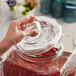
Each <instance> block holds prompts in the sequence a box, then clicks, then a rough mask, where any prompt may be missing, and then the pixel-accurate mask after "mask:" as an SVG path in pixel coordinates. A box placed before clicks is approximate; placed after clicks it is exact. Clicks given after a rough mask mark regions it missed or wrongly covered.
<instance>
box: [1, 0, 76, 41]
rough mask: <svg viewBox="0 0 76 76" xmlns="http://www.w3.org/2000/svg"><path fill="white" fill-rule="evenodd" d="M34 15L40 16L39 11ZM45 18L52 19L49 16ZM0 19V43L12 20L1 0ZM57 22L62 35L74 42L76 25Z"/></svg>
mask: <svg viewBox="0 0 76 76" xmlns="http://www.w3.org/2000/svg"><path fill="white" fill-rule="evenodd" d="M31 15H32V13H31ZM35 15H36V16H41V15H42V14H41V13H40V11H39V9H38V10H36V11H35ZM47 16H48V17H50V18H52V17H51V15H47ZM0 18H2V23H1V24H0V41H1V40H2V39H3V38H4V37H5V35H6V33H7V30H8V26H9V22H10V21H11V20H12V18H11V13H10V11H9V7H8V5H7V4H6V3H5V0H2V12H1V13H0ZM57 21H58V22H59V24H60V25H61V26H62V28H63V33H65V34H67V35H70V36H71V37H72V38H73V39H74V40H75V41H76V23H65V22H64V21H63V20H62V19H57Z"/></svg>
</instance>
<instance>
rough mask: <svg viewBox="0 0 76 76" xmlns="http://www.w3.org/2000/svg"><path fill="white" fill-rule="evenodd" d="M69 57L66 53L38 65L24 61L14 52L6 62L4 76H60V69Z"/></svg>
mask: <svg viewBox="0 0 76 76" xmlns="http://www.w3.org/2000/svg"><path fill="white" fill-rule="evenodd" d="M69 55H70V53H67V52H64V53H63V54H62V55H61V56H60V57H56V58H54V59H53V60H50V61H48V62H46V63H45V64H38V63H31V62H27V61H24V60H23V59H21V58H20V57H19V56H18V55H17V53H16V52H15V51H12V52H11V53H10V55H9V56H8V58H7V59H6V61H5V62H4V66H3V70H4V76H60V69H61V68H62V66H63V65H64V63H65V62H66V60H67V58H66V56H69Z"/></svg>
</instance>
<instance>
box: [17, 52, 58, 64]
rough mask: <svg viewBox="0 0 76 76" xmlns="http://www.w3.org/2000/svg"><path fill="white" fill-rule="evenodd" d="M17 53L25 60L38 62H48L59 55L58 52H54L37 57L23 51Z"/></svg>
mask: <svg viewBox="0 0 76 76" xmlns="http://www.w3.org/2000/svg"><path fill="white" fill-rule="evenodd" d="M16 52H17V51H16ZM17 55H18V56H19V57H20V58H21V59H23V60H24V61H27V62H32V63H38V64H41V63H47V62H49V61H52V59H54V58H56V57H57V53H56V52H54V53H52V54H48V55H44V56H35V57H33V56H28V55H25V54H22V53H21V52H17Z"/></svg>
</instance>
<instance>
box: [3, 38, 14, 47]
mask: <svg viewBox="0 0 76 76" xmlns="http://www.w3.org/2000/svg"><path fill="white" fill-rule="evenodd" d="M2 42H3V44H4V45H5V46H6V47H8V48H10V47H11V46H13V42H12V40H11V39H10V38H8V37H5V38H4V39H3V41H2Z"/></svg>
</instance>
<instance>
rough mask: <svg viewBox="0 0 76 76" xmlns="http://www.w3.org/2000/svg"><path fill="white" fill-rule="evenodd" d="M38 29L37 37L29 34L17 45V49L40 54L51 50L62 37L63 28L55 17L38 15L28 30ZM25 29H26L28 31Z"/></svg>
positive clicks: (26, 52)
mask: <svg viewBox="0 0 76 76" xmlns="http://www.w3.org/2000/svg"><path fill="white" fill-rule="evenodd" d="M31 29H36V30H37V31H38V34H37V35H36V36H35V37H30V36H27V37H25V38H24V39H23V40H22V41H21V42H19V43H18V44H17V45H15V47H16V50H17V51H19V52H21V53H24V54H27V55H39V54H42V53H45V52H47V51H48V50H50V49H51V48H52V47H53V46H54V45H55V44H56V43H57V42H58V41H59V40H60V38H61V35H62V28H61V26H60V25H59V24H58V23H57V21H56V20H55V19H50V18H48V17H45V16H39V17H36V20H35V21H33V23H31V26H30V27H28V28H27V29H26V30H31ZM26 30H25V31H26Z"/></svg>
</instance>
